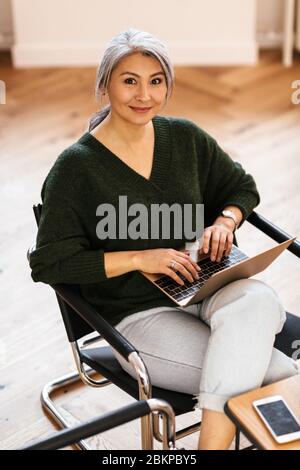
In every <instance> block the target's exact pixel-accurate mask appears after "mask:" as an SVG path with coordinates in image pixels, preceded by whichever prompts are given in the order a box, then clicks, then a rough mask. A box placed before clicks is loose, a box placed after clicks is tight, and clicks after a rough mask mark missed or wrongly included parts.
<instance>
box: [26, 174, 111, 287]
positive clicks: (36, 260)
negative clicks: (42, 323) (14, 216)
mask: <svg viewBox="0 0 300 470" xmlns="http://www.w3.org/2000/svg"><path fill="white" fill-rule="evenodd" d="M65 177H67V178H69V177H70V174H69V175H67V176H66V175H65V174H64V173H63V172H61V170H60V169H59V168H58V169H57V168H55V170H54V169H53V171H50V173H49V174H48V176H47V178H46V180H45V182H44V185H43V188H42V195H41V196H42V201H43V209H42V215H41V219H40V223H39V228H38V233H37V239H36V247H35V250H34V251H33V252H32V253H31V255H30V261H29V263H30V267H31V270H32V272H31V276H32V279H33V280H34V281H35V282H39V281H41V282H44V283H46V284H56V283H66V284H90V283H97V282H100V281H102V280H106V279H107V277H106V273H105V267H104V251H103V250H101V249H98V250H93V249H91V246H90V242H89V239H88V237H87V236H86V233H85V229H84V227H83V225H82V220H81V218H80V215H79V214H78V211H77V210H76V209H75V204H74V202H75V199H74V198H76V197H80V194H78V193H77V196H76V190H75V189H74V190H73V191H72V190H71V187H72V186H71V184H68V183H67V182H66V179H65ZM72 193H73V194H72ZM72 198H73V199H72Z"/></svg>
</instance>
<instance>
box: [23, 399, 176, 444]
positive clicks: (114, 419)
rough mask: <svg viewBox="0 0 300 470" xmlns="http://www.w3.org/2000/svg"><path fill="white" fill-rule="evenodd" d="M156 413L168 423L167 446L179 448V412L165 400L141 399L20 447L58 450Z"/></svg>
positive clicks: (164, 429)
mask: <svg viewBox="0 0 300 470" xmlns="http://www.w3.org/2000/svg"><path fill="white" fill-rule="evenodd" d="M153 412H159V413H161V414H162V415H163V418H164V420H165V426H164V428H163V442H164V448H165V449H168V450H176V447H175V415H174V411H173V410H172V407H171V406H170V405H169V404H168V403H166V402H165V401H163V400H156V399H155V398H151V399H150V400H141V401H137V402H135V403H131V404H130V405H127V406H124V407H122V408H119V409H118V410H115V411H110V412H109V413H105V415H102V416H101V417H98V418H95V419H92V420H90V421H87V422H85V423H83V424H79V425H77V426H74V427H72V428H69V429H64V430H63V431H58V432H56V433H54V434H52V435H51V436H49V437H47V438H44V439H39V440H37V441H34V442H30V443H29V444H27V445H25V446H23V447H20V448H19V449H18V450H55V449H61V448H63V447H66V446H69V445H71V444H74V443H78V442H81V441H82V439H86V438H87V437H91V436H94V435H95V434H100V433H103V432H105V431H108V430H109V429H112V428H115V427H116V426H121V424H125V423H128V422H129V421H132V420H134V419H137V418H141V417H142V416H145V415H149V414H150V413H153Z"/></svg>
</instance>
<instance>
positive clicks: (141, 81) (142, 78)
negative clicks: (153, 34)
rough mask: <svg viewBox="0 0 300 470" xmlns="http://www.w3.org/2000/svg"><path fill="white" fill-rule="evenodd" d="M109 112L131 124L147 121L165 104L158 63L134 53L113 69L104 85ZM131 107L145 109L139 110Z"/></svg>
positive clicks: (164, 82) (163, 80)
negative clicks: (143, 110) (106, 86)
mask: <svg viewBox="0 0 300 470" xmlns="http://www.w3.org/2000/svg"><path fill="white" fill-rule="evenodd" d="M107 91H108V95H109V100H110V104H111V111H112V114H114V113H116V114H118V115H119V116H120V117H121V118H122V119H125V120H126V121H129V122H132V123H134V124H147V122H149V121H150V120H151V119H152V118H153V117H154V116H155V115H156V114H158V112H159V111H160V110H161V109H162V107H163V106H164V104H165V100H166V94H167V85H166V79H165V76H164V72H163V69H162V67H161V65H160V62H159V61H158V60H157V59H155V58H153V57H150V56H143V55H142V54H141V53H139V52H138V53H134V54H132V55H130V56H127V57H125V58H124V59H123V60H121V62H120V63H119V64H118V65H117V67H116V68H115V69H114V70H113V72H112V74H111V77H110V81H109V84H108V90H107ZM133 108H148V109H147V110H146V111H145V112H139V111H138V110H134V109H133Z"/></svg>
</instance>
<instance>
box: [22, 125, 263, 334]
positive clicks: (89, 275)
mask: <svg viewBox="0 0 300 470" xmlns="http://www.w3.org/2000/svg"><path fill="white" fill-rule="evenodd" d="M153 125H154V131H155V147H154V160H153V167H152V172H151V175H150V178H149V179H146V178H144V177H143V176H141V175H139V174H138V173H137V172H135V171H134V170H133V169H131V168H130V167H129V166H128V165H126V164H125V163H124V162H123V161H122V160H121V159H119V158H118V157H117V156H116V155H115V154H113V153H112V152H111V151H110V150H109V149H108V148H107V147H105V146H104V145H103V144H102V143H101V142H99V141H98V140H97V139H96V138H95V137H94V136H93V135H92V134H90V133H89V132H86V133H85V134H83V135H82V136H81V137H80V138H79V140H78V141H77V142H75V143H74V144H73V145H71V146H69V147H68V148H66V149H65V150H64V151H63V152H62V153H61V154H60V155H59V157H58V158H57V160H56V161H55V163H54V165H53V167H52V168H51V170H50V172H49V173H48V175H47V177H46V179H45V181H44V184H43V187H42V192H41V197H42V201H43V211H42V216H41V220H40V225H39V229H38V234H37V242H36V249H35V251H34V252H33V253H32V255H31V257H30V267H31V269H32V273H31V275H32V278H33V280H34V281H36V282H38V281H41V282H44V283H46V284H56V283H66V284H79V285H80V290H81V293H82V295H83V297H84V298H85V299H87V301H88V302H90V303H91V304H92V305H93V306H94V307H95V308H96V309H97V311H99V313H101V315H103V317H104V318H105V319H106V320H107V321H109V322H110V323H111V324H113V325H114V324H117V323H118V322H119V321H121V320H122V318H124V317H125V316H127V315H130V314H132V313H134V312H137V311H140V310H146V309H149V308H152V307H158V306H176V305H175V304H174V303H173V302H172V300H171V299H169V298H168V297H167V296H165V295H164V294H163V293H162V292H161V291H160V290H159V289H157V288H156V287H155V286H154V285H153V284H152V283H150V282H149V281H148V280H147V279H146V278H145V277H144V276H143V275H142V274H141V273H139V272H138V271H133V272H129V273H126V274H123V275H120V276H116V277H112V278H107V277H106V272H105V266H104V252H110V251H123V250H126V251H127V250H140V249H141V250H145V249H153V248H163V247H173V248H175V249H179V248H180V247H182V246H183V245H184V242H185V241H186V240H185V239H184V238H183V239H181V240H178V239H174V237H173V239H172V237H170V239H169V240H165V239H163V238H162V237H161V238H160V239H153V240H152V239H151V238H148V239H142V238H141V239H137V240H133V239H131V238H127V239H118V238H116V239H105V240H103V239H99V238H98V236H97V233H96V226H97V224H98V222H99V220H100V219H99V216H97V215H96V209H97V207H98V206H99V205H100V204H103V203H110V204H112V205H113V206H114V207H115V208H116V214H117V217H118V204H119V196H120V195H123V196H127V204H128V207H129V206H130V205H131V204H134V203H142V204H143V205H144V206H146V207H147V208H149V212H150V205H151V204H163V203H167V204H169V205H171V204H173V203H179V204H193V205H195V204H204V210H205V226H209V225H211V224H212V223H213V222H214V220H215V219H216V217H217V216H218V215H219V214H220V211H221V210H222V209H223V208H224V207H226V206H229V205H234V206H237V207H239V208H240V210H241V211H242V213H243V220H242V223H241V224H243V222H244V220H245V219H246V218H247V217H248V216H249V215H250V213H251V212H252V210H253V209H254V207H255V206H256V205H257V204H258V203H259V194H258V192H257V188H256V185H255V182H254V180H253V178H252V176H251V175H249V174H246V172H245V170H244V169H243V168H242V166H241V165H240V164H239V163H237V162H234V161H233V160H231V158H230V157H229V156H228V155H227V154H226V153H225V152H224V151H223V150H222V149H221V148H220V147H219V146H218V144H217V142H216V140H215V139H213V138H212V137H211V136H210V135H208V134H207V133H206V132H205V131H204V130H203V129H201V128H199V127H198V126H197V125H196V124H194V123H193V122H191V121H189V120H187V119H184V118H176V117H165V116H156V117H154V119H153ZM142 157H143V156H142V155H141V158H142ZM129 221H130V218H128V222H129ZM171 233H172V232H171Z"/></svg>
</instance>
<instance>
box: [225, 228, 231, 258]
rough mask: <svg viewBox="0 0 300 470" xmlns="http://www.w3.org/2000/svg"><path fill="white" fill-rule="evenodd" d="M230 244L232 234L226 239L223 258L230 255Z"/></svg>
mask: <svg viewBox="0 0 300 470" xmlns="http://www.w3.org/2000/svg"><path fill="white" fill-rule="evenodd" d="M232 242H233V235H232V233H230V234H229V236H228V237H227V247H226V252H225V256H229V255H230V252H231V250H232Z"/></svg>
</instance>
